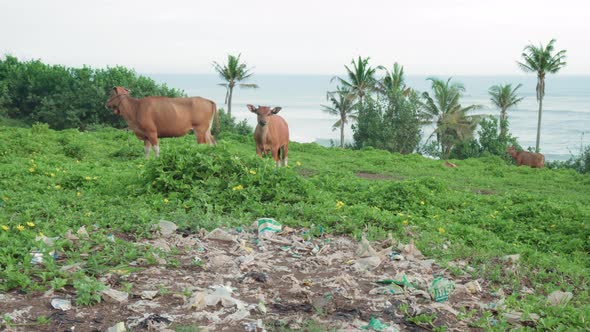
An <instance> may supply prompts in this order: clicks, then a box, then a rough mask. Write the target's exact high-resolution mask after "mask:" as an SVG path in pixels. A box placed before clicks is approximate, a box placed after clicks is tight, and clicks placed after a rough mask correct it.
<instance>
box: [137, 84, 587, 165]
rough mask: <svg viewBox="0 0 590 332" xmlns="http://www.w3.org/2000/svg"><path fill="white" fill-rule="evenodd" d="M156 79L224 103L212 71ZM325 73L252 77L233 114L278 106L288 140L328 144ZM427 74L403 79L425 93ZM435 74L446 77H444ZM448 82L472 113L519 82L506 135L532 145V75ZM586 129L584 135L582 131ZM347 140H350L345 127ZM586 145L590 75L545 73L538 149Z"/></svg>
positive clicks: (554, 156)
mask: <svg viewBox="0 0 590 332" xmlns="http://www.w3.org/2000/svg"><path fill="white" fill-rule="evenodd" d="M145 75H147V76H149V77H151V78H153V79H154V80H155V81H156V82H158V83H165V84H166V85H168V87H173V88H177V89H181V90H184V92H185V93H186V94H187V95H189V96H201V97H206V98H209V99H212V100H214V101H215V102H216V103H217V105H218V107H220V108H221V107H225V106H224V105H223V103H224V98H225V88H224V87H222V86H219V85H218V83H222V80H221V79H220V78H219V77H218V76H217V75H214V74H145ZM332 77H333V76H329V75H262V74H261V75H256V74H255V75H253V76H252V77H251V79H249V80H248V81H247V83H256V84H258V85H259V86H260V88H258V89H240V88H236V89H235V90H234V96H233V102H232V114H233V115H234V116H235V117H236V118H237V119H239V120H241V119H246V120H247V121H248V122H249V123H250V124H252V125H254V124H255V122H256V121H255V120H256V117H255V116H254V115H253V114H252V113H250V112H249V111H248V109H247V108H246V104H254V105H268V106H281V107H282V110H281V113H280V114H281V115H282V116H283V117H284V118H285V119H286V120H287V121H288V123H289V127H290V132H291V140H292V141H298V142H318V143H320V144H324V145H329V144H330V140H334V142H336V143H337V142H338V140H339V133H338V131H333V130H332V124H333V123H334V122H336V120H337V119H336V118H334V117H332V116H330V115H328V114H326V113H324V112H322V111H321V105H328V101H327V100H326V92H327V91H332V90H333V89H334V88H335V83H334V82H331V78H332ZM427 78H428V77H427V76H407V78H406V82H407V84H408V85H409V86H411V87H412V88H414V89H415V90H418V91H428V92H430V81H428V80H427ZM438 78H441V79H447V78H448V77H447V76H439V77H438ZM453 81H457V82H461V83H462V84H463V85H464V86H465V90H466V91H465V95H464V98H463V99H462V102H461V103H462V104H463V105H469V104H479V105H483V106H484V108H483V109H482V110H479V111H477V113H483V114H493V115H498V114H499V110H498V109H496V108H494V107H493V106H492V104H491V102H490V99H489V94H488V89H489V88H490V86H492V85H495V84H505V83H512V84H513V85H516V84H519V83H521V84H522V85H523V86H522V88H520V90H519V92H520V94H521V95H522V96H523V97H525V98H524V100H523V101H522V102H521V103H520V104H519V105H518V106H517V107H516V108H514V109H512V110H510V111H509V120H510V130H511V133H512V134H513V135H514V136H516V137H517V138H518V141H519V143H520V144H521V145H522V146H523V147H524V148H526V147H529V146H531V147H534V145H535V139H536V130H537V114H538V104H537V100H536V94H535V86H536V83H537V82H536V76H535V75H532V74H531V75H518V76H454V77H453ZM431 132H432V127H425V128H424V130H423V134H424V136H425V137H426V136H428V135H430V134H431ZM584 133H585V135H584ZM345 135H346V140H347V141H349V142H350V141H351V140H352V132H351V130H350V128H348V129H347V131H346V133H345ZM581 144H583V145H588V144H590V76H565V75H548V76H547V79H546V88H545V98H544V100H543V119H542V127H541V152H542V153H544V154H545V156H546V159H548V160H565V159H567V158H569V157H570V156H571V155H572V154H578V153H579V151H580V146H581Z"/></svg>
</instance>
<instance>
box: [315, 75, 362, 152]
mask: <svg viewBox="0 0 590 332" xmlns="http://www.w3.org/2000/svg"><path fill="white" fill-rule="evenodd" d="M355 98H356V96H355V95H354V94H353V93H351V92H350V90H348V89H346V88H342V87H340V86H338V87H337V88H336V91H333V92H328V95H327V99H328V100H330V101H331V102H332V107H330V106H325V105H322V111H324V112H326V113H328V114H331V115H336V116H338V117H340V119H339V120H338V121H336V122H335V123H334V124H333V125H332V130H336V129H338V128H340V147H341V148H343V147H344V126H345V125H346V124H347V123H348V122H349V120H353V121H354V120H356V118H357V113H356V110H355V104H354V100H355Z"/></svg>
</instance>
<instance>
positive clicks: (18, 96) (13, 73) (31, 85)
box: [0, 56, 183, 130]
mask: <svg viewBox="0 0 590 332" xmlns="http://www.w3.org/2000/svg"><path fill="white" fill-rule="evenodd" d="M115 85H121V86H125V87H126V88H128V89H130V90H131V91H133V95H134V96H136V97H145V96H149V95H160V96H170V97H176V96H181V95H183V92H182V91H180V90H176V89H170V88H168V87H167V86H166V85H158V84H156V83H155V82H154V81H153V80H152V79H150V78H147V77H145V76H141V75H137V73H135V71H133V70H129V69H126V68H124V67H113V68H107V69H92V68H89V67H83V68H68V67H64V66H61V65H53V66H52V65H47V64H44V63H42V62H41V61H39V60H31V61H27V62H21V61H18V59H17V58H15V57H12V56H6V57H5V58H4V59H3V60H2V59H0V117H7V118H10V119H14V120H18V121H22V122H24V123H26V124H28V125H31V124H33V123H35V122H43V123H47V124H48V125H49V126H50V127H51V128H53V129H66V128H78V129H82V130H84V129H88V128H91V127H92V126H95V125H108V126H114V127H118V128H122V127H123V126H124V125H125V123H124V121H123V120H121V118H120V117H116V116H115V115H113V114H112V112H109V111H107V110H106V109H105V107H104V103H105V102H106V100H107V98H108V96H109V92H110V90H111V89H112V87H113V86H115Z"/></svg>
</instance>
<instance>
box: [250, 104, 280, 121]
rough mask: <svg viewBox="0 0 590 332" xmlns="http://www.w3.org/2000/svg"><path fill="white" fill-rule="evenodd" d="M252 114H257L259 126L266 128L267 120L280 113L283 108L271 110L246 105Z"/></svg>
mask: <svg viewBox="0 0 590 332" xmlns="http://www.w3.org/2000/svg"><path fill="white" fill-rule="evenodd" d="M246 106H247V107H248V109H249V110H250V112H252V113H255V114H256V115H258V121H257V122H258V125H259V126H261V127H264V126H266V123H267V118H268V117H269V116H271V115H274V114H277V113H279V111H280V110H281V107H275V108H270V107H268V106H258V107H254V106H253V105H250V104H248V105H246Z"/></svg>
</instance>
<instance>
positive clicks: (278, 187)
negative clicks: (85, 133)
mask: <svg viewBox="0 0 590 332" xmlns="http://www.w3.org/2000/svg"><path fill="white" fill-rule="evenodd" d="M268 161H269V160H268V159H266V160H265V159H260V158H258V157H256V155H255V154H254V153H252V154H250V155H248V156H247V157H244V156H241V155H236V154H232V153H231V152H230V151H228V149H227V145H226V144H225V143H223V142H220V143H219V144H218V145H217V146H216V147H214V148H212V147H208V146H197V147H196V148H195V149H194V150H193V149H191V150H190V151H187V150H185V149H182V150H179V149H174V150H172V151H170V152H169V153H166V154H164V155H163V156H162V157H161V158H159V159H155V160H150V162H149V163H148V164H147V165H146V174H145V177H144V184H145V186H146V187H147V188H148V192H152V193H159V194H162V195H165V196H167V195H174V196H175V197H177V198H179V199H182V200H185V201H190V202H191V203H189V204H188V206H189V208H190V209H197V210H200V209H207V208H213V209H217V208H220V209H221V210H222V211H223V212H226V213H232V212H233V213H235V212H241V211H245V212H254V211H256V210H255V209H253V207H254V206H256V205H262V210H261V211H260V212H262V211H266V213H271V212H270V211H271V210H272V209H274V208H276V205H282V204H297V203H302V202H310V201H312V200H313V198H314V195H313V194H312V192H311V188H312V187H311V185H310V184H309V183H308V181H307V180H305V179H303V178H301V177H299V176H297V174H296V173H295V172H293V171H292V170H290V169H280V168H276V167H275V166H274V165H271V163H269V162H268ZM230 201H231V202H233V203H232V204H230V205H225V204H224V203H223V202H230Z"/></svg>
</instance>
